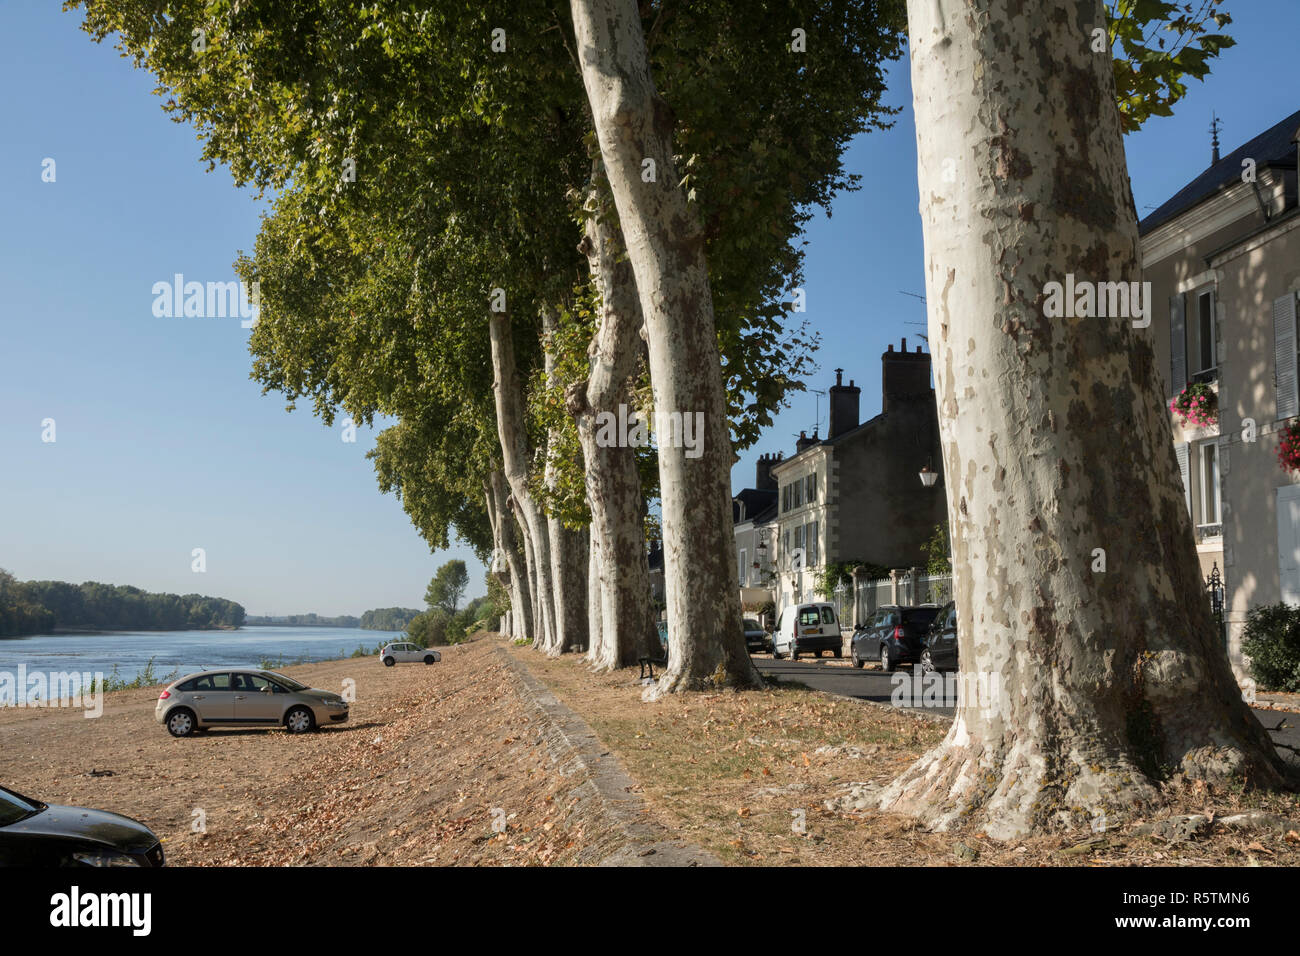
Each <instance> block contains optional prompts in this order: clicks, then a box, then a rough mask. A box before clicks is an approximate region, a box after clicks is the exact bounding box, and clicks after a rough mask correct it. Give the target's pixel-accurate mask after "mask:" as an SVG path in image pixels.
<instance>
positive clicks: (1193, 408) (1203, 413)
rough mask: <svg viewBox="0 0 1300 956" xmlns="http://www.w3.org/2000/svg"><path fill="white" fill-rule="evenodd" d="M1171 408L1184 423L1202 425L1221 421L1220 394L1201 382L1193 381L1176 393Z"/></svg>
mask: <svg viewBox="0 0 1300 956" xmlns="http://www.w3.org/2000/svg"><path fill="white" fill-rule="evenodd" d="M1169 410H1170V411H1171V412H1173V413H1174V414H1175V415H1177V416H1178V420H1179V421H1180V422H1181V423H1182V424H1184V425H1186V424H1189V423H1190V424H1192V425H1195V426H1197V427H1201V426H1204V425H1217V424H1218V422H1219V400H1218V396H1216V395H1215V394H1214V389H1212V388H1210V386H1208V385H1205V384H1203V383H1201V382H1193V383H1192V384H1190V385H1188V386H1186V387H1185V388H1184V389H1183V390H1182V391H1181V392H1179V393H1178V394H1177V395H1175V396H1174V397H1173V398H1172V399H1171V400H1170V402H1169Z"/></svg>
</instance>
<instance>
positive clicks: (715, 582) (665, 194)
mask: <svg viewBox="0 0 1300 956" xmlns="http://www.w3.org/2000/svg"><path fill="white" fill-rule="evenodd" d="M571 8H572V11H573V23H574V32H575V35H576V39H577V52H578V58H579V63H580V67H581V72H582V79H583V84H584V85H585V87H586V90H587V100H588V102H589V103H590V105H591V113H592V118H593V121H594V123H595V127H596V135H597V138H598V139H599V141H600V152H601V157H602V159H603V161H604V166H605V171H606V174H607V175H608V177H609V183H610V188H611V191H612V193H613V196H614V203H615V205H616V206H617V208H618V215H619V222H620V224H621V227H622V231H623V238H624V241H625V243H626V246H627V251H628V257H629V259H630V261H631V263H632V268H633V270H634V272H635V274H636V285H637V291H638V295H639V298H640V300H641V309H642V313H643V315H644V319H645V327H646V335H647V345H648V349H649V357H650V380H651V385H652V387H653V391H654V403H655V409H656V419H657V421H656V424H657V425H659V426H661V425H662V423H663V422H665V421H667V418H668V416H670V415H675V416H679V420H681V419H686V420H687V421H689V422H690V423H691V425H692V426H694V425H695V424H696V422H697V416H698V421H699V424H700V433H699V434H697V435H695V436H694V439H693V442H692V444H694V443H695V442H698V445H696V446H695V447H694V448H691V447H688V446H687V444H686V442H684V441H680V440H679V441H676V442H673V441H669V440H668V439H669V436H668V435H667V434H666V433H665V429H664V428H663V427H657V429H656V431H657V437H658V444H659V484H660V498H661V502H662V512H663V524H664V583H665V588H666V591H667V603H668V621H669V627H670V629H671V632H672V634H673V639H674V642H675V644H674V648H673V657H672V661H671V663H670V665H669V667H668V668H667V670H666V671H665V672H664V675H663V677H662V678H661V679H660V681H659V684H658V685H657V687H656V688H655V689H654V690H653V691H651V693H650V694H649V695H648V696H650V697H654V696H658V695H659V694H663V693H668V692H670V691H675V690H682V689H702V688H707V687H718V686H734V687H756V686H759V685H760V684H761V680H760V679H759V677H758V672H757V671H756V670H755V669H754V665H753V663H752V661H751V660H750V658H749V653H748V652H747V651H746V649H745V640H744V633H743V631H742V629H741V617H740V594H739V591H738V589H737V587H736V582H735V572H734V565H735V559H734V554H735V543H734V533H733V530H732V523H731V464H732V449H731V437H730V434H729V429H728V423H727V416H726V406H725V402H724V395H723V388H722V367H721V362H720V360H719V357H718V344H717V336H716V330H715V326H714V320H713V301H712V296H711V294H710V291H709V276H708V268H707V264H706V262H705V259H704V236H703V232H702V230H701V228H700V224H699V222H698V221H697V220H696V217H695V215H694V214H693V212H692V211H691V210H690V209H689V208H688V207H687V205H686V197H685V196H684V195H683V193H682V190H681V189H680V188H679V186H678V185H677V183H678V179H677V173H676V168H675V163H674V161H673V151H672V127H673V120H672V116H671V111H670V110H669V108H668V105H667V104H666V103H665V102H664V101H663V99H662V98H661V97H660V96H659V95H658V93H657V92H656V91H655V87H654V81H653V79H652V77H651V76H650V65H649V60H648V57H647V55H646V45H645V36H644V34H643V32H642V27H641V19H640V15H639V13H638V11H637V4H636V3H635V0H571ZM643 161H649V162H643ZM688 452H690V455H689V457H688Z"/></svg>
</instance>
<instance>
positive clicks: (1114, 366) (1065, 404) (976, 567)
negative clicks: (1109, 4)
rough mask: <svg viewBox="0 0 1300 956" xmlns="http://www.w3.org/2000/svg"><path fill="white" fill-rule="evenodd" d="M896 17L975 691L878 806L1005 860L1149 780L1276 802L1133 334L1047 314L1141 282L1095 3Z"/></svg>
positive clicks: (968, 6)
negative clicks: (1213, 787)
mask: <svg viewBox="0 0 1300 956" xmlns="http://www.w3.org/2000/svg"><path fill="white" fill-rule="evenodd" d="M908 11H909V14H910V24H909V29H910V32H911V39H912V58H911V60H912V91H913V100H914V104H915V108H916V131H917V132H916V138H917V156H918V167H919V174H918V175H919V180H920V193H921V197H922V198H921V218H922V224H923V227H924V236H925V253H926V301H927V308H928V312H929V331H930V343H931V348H932V349H933V351H934V373H935V388H936V392H937V396H938V401H939V408H940V432H941V437H942V441H943V450H944V474H945V475H947V476H949V477H948V480H947V494H948V515H949V525H950V528H951V532H952V544H953V556H952V562H953V568H954V572H955V581H954V597H955V600H956V604H957V611H958V640H959V648H960V660H961V666H962V668H963V672H964V673H963V677H964V678H965V681H964V683H963V684H962V689H963V691H968V690H982V692H980V693H963V694H962V697H961V700H960V703H959V706H958V710H957V715H956V719H955V720H954V722H953V725H952V729H951V730H950V731H949V733H948V736H947V738H946V739H945V740H944V742H943V743H942V744H941V745H940V746H939V747H938V748H937V749H936V750H934V751H932V752H931V753H929V754H927V755H926V756H925V757H923V758H922V759H921V760H920V761H918V762H917V763H916V764H914V765H913V766H912V767H911V768H910V769H909V770H908V771H907V772H906V773H905V774H904V775H903V776H902V777H900V778H899V779H898V780H896V781H895V782H894V783H893V784H892V785H891V786H890V787H889V788H888V789H887V790H886V791H885V793H884V795H883V798H882V800H881V806H882V807H884V808H886V809H893V810H901V811H906V812H910V813H913V814H916V815H919V816H920V817H922V818H923V819H924V820H926V821H927V822H928V823H930V824H931V825H934V826H938V827H943V826H945V825H947V824H949V823H952V822H954V821H957V820H962V821H967V820H970V821H974V822H976V823H977V824H979V825H981V826H983V827H984V828H985V829H986V831H987V832H988V833H989V834H990V835H991V836H994V837H998V838H1012V837H1015V836H1018V835H1021V834H1024V833H1027V832H1032V831H1036V830H1042V829H1048V828H1052V827H1056V826H1061V825H1071V824H1074V825H1078V824H1082V823H1084V822H1086V821H1087V820H1089V818H1090V817H1092V816H1093V815H1095V814H1097V813H1099V812H1102V811H1109V812H1108V813H1107V819H1109V820H1115V819H1120V818H1122V817H1123V816H1124V814H1125V813H1126V812H1127V811H1128V810H1131V809H1132V808H1133V807H1134V806H1137V805H1143V804H1149V803H1152V802H1154V801H1156V800H1157V798H1158V793H1157V785H1158V783H1159V780H1160V777H1161V774H1162V773H1163V772H1164V768H1177V769H1180V770H1181V771H1183V772H1184V773H1185V774H1187V775H1189V776H1191V777H1196V778H1213V779H1219V778H1225V777H1229V776H1231V777H1237V778H1239V779H1245V780H1248V781H1249V782H1250V783H1252V784H1261V785H1274V784H1277V783H1279V782H1280V781H1281V779H1282V778H1281V770H1280V767H1281V765H1280V762H1279V761H1278V759H1277V755H1276V752H1275V751H1274V749H1273V747H1272V745H1271V744H1270V742H1269V739H1268V736H1267V734H1266V733H1265V732H1264V731H1263V729H1262V728H1261V727H1260V725H1259V723H1258V721H1256V720H1255V718H1254V716H1253V715H1252V714H1251V713H1250V711H1249V709H1248V708H1247V707H1246V705H1245V704H1244V703H1243V701H1242V698H1241V692H1240V691H1239V690H1238V688H1237V685H1236V682H1235V681H1234V680H1233V677H1232V673H1231V671H1230V670H1229V667H1228V659H1227V656H1226V654H1225V653H1224V649H1223V647H1222V645H1221V643H1220V641H1219V640H1218V638H1217V637H1216V636H1215V634H1214V631H1213V628H1212V626H1211V622H1210V615H1209V609H1208V606H1207V599H1206V595H1205V591H1204V588H1203V586H1202V583H1201V580H1200V572H1199V569H1198V566H1197V561H1196V553H1195V548H1194V545H1193V537H1192V528H1191V523H1190V519H1189V517H1188V514H1187V508H1186V505H1185V504H1184V500H1183V494H1182V491H1181V489H1180V487H1179V478H1178V468H1177V465H1176V463H1175V458H1174V450H1173V446H1172V441H1171V435H1170V426H1169V420H1168V417H1167V412H1166V410H1165V408H1164V405H1163V400H1162V396H1161V394H1160V391H1159V386H1158V379H1157V378H1156V376H1155V375H1154V372H1153V363H1152V355H1151V349H1150V347H1149V345H1148V343H1147V342H1146V340H1145V339H1144V338H1143V337H1141V336H1140V335H1137V334H1135V333H1134V332H1133V329H1132V324H1131V319H1129V318H1077V319H1076V318H1048V317H1046V316H1045V308H1044V307H1045V302H1046V299H1047V296H1048V295H1049V294H1050V293H1051V291H1052V290H1051V288H1050V287H1049V286H1048V285H1047V284H1048V283H1051V282H1062V283H1064V282H1065V277H1066V274H1067V273H1073V275H1074V276H1075V281H1076V283H1077V282H1082V281H1091V282H1097V283H1100V282H1105V281H1117V282H1138V281H1140V280H1141V278H1142V273H1141V264H1140V259H1139V247H1138V233H1137V224H1136V217H1135V215H1134V209H1133V199H1132V196H1131V194H1130V191H1129V185H1128V176H1127V171H1126V168H1125V162H1124V148H1123V142H1122V139H1121V133H1120V123H1119V115H1118V111H1117V109H1116V107H1115V88H1114V84H1113V80H1112V76H1111V59H1110V53H1109V51H1107V52H1106V53H1100V54H1099V53H1092V52H1090V44H1089V43H1088V33H1087V29H1089V28H1090V27H1091V26H1093V25H1104V24H1105V22H1106V20H1105V13H1104V11H1103V9H1102V4H1101V2H1100V0H1044V2H1042V3H1038V4H1025V3H1022V2H1020V0H978V2H972V0H962V2H960V3H957V2H953V0H942V2H937V0H910V2H909V3H908ZM953 172H955V173H956V175H955V178H954V177H953V176H952V175H951V174H952V173H953ZM945 173H948V175H947V176H945ZM1053 314H1055V313H1053ZM1097 549H1102V550H1104V560H1105V565H1104V567H1105V569H1106V570H1105V571H1102V570H1099V568H1100V567H1101V565H1100V564H1099V563H1097V561H1098V557H1099V556H1100V552H1099V551H1098V550H1097ZM981 685H982V688H981ZM1112 813H1114V814H1115V815H1114V816H1112V815H1111V814H1112Z"/></svg>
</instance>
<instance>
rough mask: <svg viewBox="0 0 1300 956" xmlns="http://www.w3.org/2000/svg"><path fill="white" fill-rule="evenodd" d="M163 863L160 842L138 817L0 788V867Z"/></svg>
mask: <svg viewBox="0 0 1300 956" xmlns="http://www.w3.org/2000/svg"><path fill="white" fill-rule="evenodd" d="M162 865H163V848H162V843H160V842H159V840H158V838H157V837H156V836H154V834H153V831H152V830H150V829H149V828H148V827H147V826H145V825H144V824H143V823H140V822H139V821H136V820H132V819H131V818H130V817H124V816H120V815H119V814H116V813H109V812H107V811H105V810H87V809H86V808H84V807H57V806H51V805H50V804H47V803H41V801H39V800H33V799H32V798H31V797H24V796H23V795H22V794H21V793H15V792H14V791H12V790H6V789H5V788H4V787H0V866H162Z"/></svg>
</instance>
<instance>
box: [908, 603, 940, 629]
mask: <svg viewBox="0 0 1300 956" xmlns="http://www.w3.org/2000/svg"><path fill="white" fill-rule="evenodd" d="M904 613H905V614H906V615H907V622H908V623H909V624H918V625H920V626H921V627H927V626H928V625H929V624H930V622H931V621H933V620H934V619H935V618H936V617H938V616H939V609H938V608H937V607H917V608H912V609H911V610H910V611H905V612H904Z"/></svg>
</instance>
